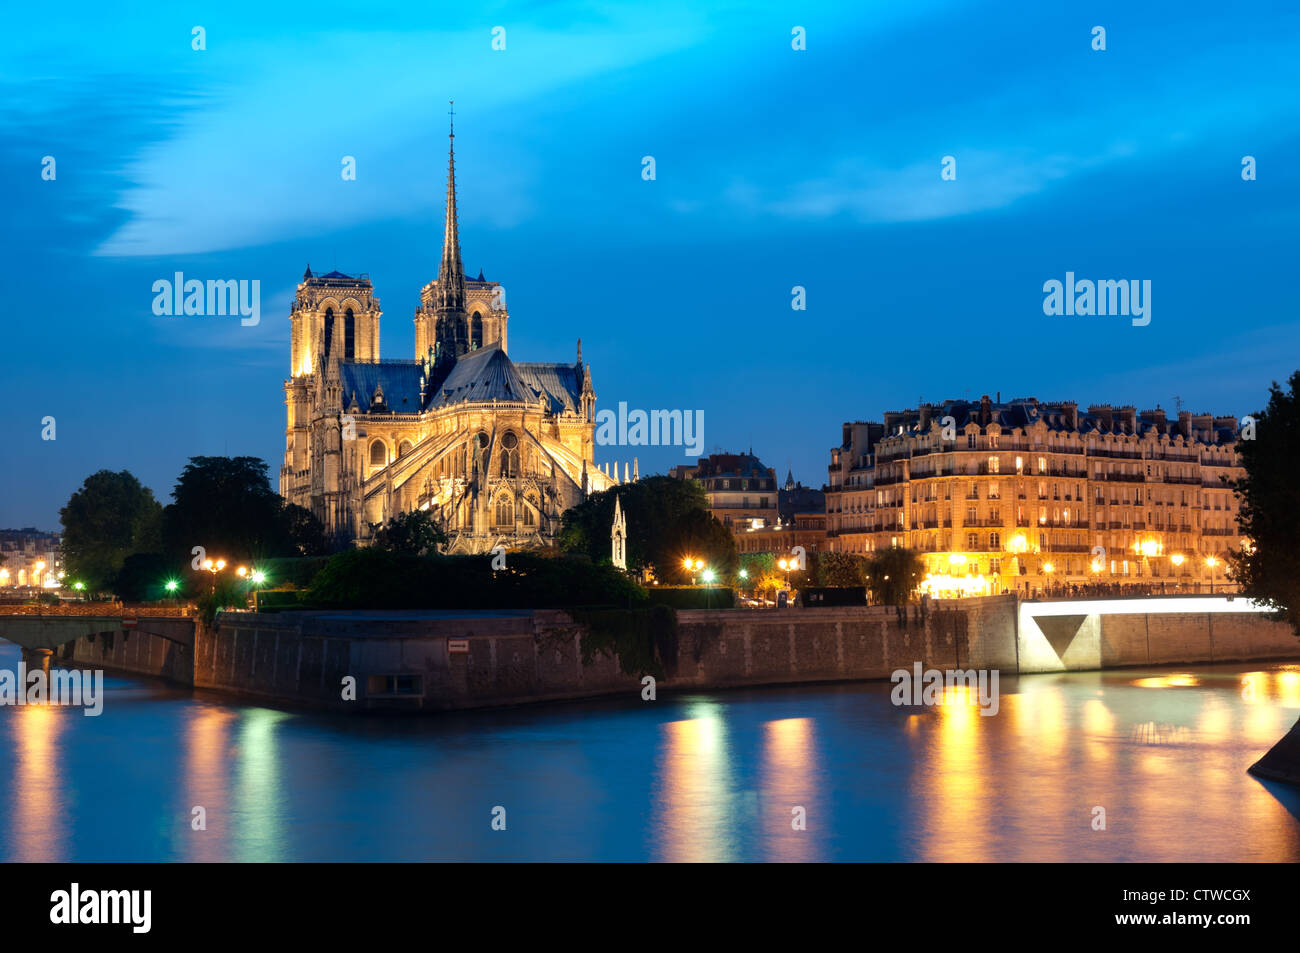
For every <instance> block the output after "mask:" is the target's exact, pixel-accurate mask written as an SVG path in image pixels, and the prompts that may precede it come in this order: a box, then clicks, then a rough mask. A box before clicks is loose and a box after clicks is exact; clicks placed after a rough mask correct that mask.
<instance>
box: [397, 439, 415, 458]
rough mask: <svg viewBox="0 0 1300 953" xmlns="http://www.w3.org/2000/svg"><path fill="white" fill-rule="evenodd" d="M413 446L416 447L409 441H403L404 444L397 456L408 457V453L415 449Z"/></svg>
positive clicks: (399, 448) (398, 449)
mask: <svg viewBox="0 0 1300 953" xmlns="http://www.w3.org/2000/svg"><path fill="white" fill-rule="evenodd" d="M413 446H414V445H413V444H412V443H411V441H409V440H403V441H402V443H401V446H399V447H398V448H397V455H398V456H399V457H404V456H406V455H407V454H408V453H410V452H411V450H412V449H413Z"/></svg>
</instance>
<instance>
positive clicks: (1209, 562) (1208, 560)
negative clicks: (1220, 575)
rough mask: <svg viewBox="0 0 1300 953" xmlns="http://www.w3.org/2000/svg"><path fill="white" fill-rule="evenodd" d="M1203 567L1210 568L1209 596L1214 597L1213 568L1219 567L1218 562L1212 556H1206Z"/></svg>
mask: <svg viewBox="0 0 1300 953" xmlns="http://www.w3.org/2000/svg"><path fill="white" fill-rule="evenodd" d="M1205 565H1207V566H1209V567H1210V595H1214V567H1215V566H1217V565H1219V560H1218V559H1216V558H1215V557H1213V556H1207V557H1206V559H1205Z"/></svg>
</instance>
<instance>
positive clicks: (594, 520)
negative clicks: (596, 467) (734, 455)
mask: <svg viewBox="0 0 1300 953" xmlns="http://www.w3.org/2000/svg"><path fill="white" fill-rule="evenodd" d="M615 498H617V499H618V500H619V501H620V502H621V504H622V509H623V512H624V514H625V515H626V516H627V568H628V569H630V570H633V571H636V570H640V569H653V570H654V573H655V575H656V576H658V577H659V578H661V579H665V580H668V581H670V582H681V581H685V582H690V580H691V575H690V574H688V573H686V572H685V570H684V569H683V567H682V560H683V559H685V558H686V557H687V556H691V557H692V558H695V559H699V560H702V561H703V562H704V563H705V565H706V566H708V567H709V568H710V569H712V570H713V572H714V573H716V574H717V575H718V576H719V578H730V577H731V576H732V575H733V574H734V573H735V571H736V568H737V565H738V564H739V559H738V557H737V555H736V543H735V540H734V539H732V537H731V533H730V532H729V531H728V530H727V528H726V527H725V526H723V525H722V524H721V523H719V522H718V521H717V520H716V519H714V517H713V515H712V514H711V513H710V512H709V502H708V497H707V496H706V495H705V493H704V487H702V486H701V485H700V484H698V483H696V482H694V481H691V480H676V479H673V478H672V477H664V476H654V477H646V478H645V479H644V480H638V481H637V482H636V483H625V484H622V485H620V486H615V487H611V488H610V489H608V490H606V491H604V492H603V493H594V494H592V495H591V496H590V497H588V498H587V499H586V500H584V501H583V502H581V503H579V504H578V505H577V506H575V507H572V508H571V509H569V510H568V511H567V512H565V514H564V524H563V528H562V529H561V531H560V546H561V548H562V549H563V550H564V551H565V552H569V553H583V554H585V555H587V556H588V557H590V558H591V560H592V561H593V562H595V563H607V562H609V561H610V537H609V532H610V527H611V526H612V525H613V522H614V500H615Z"/></svg>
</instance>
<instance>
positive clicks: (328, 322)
mask: <svg viewBox="0 0 1300 953" xmlns="http://www.w3.org/2000/svg"><path fill="white" fill-rule="evenodd" d="M333 345H334V309H333V308H326V309H325V356H326V357H329V356H330V348H331V347H333Z"/></svg>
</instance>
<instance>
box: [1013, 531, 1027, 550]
mask: <svg viewBox="0 0 1300 953" xmlns="http://www.w3.org/2000/svg"><path fill="white" fill-rule="evenodd" d="M1028 545H1029V543H1028V541H1027V540H1026V539H1025V535H1024V533H1017V534H1016V535H1015V536H1013V537H1011V543H1010V546H1011V551H1012V552H1013V553H1023V552H1024V551H1025V549H1026V548H1027V547H1028Z"/></svg>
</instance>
